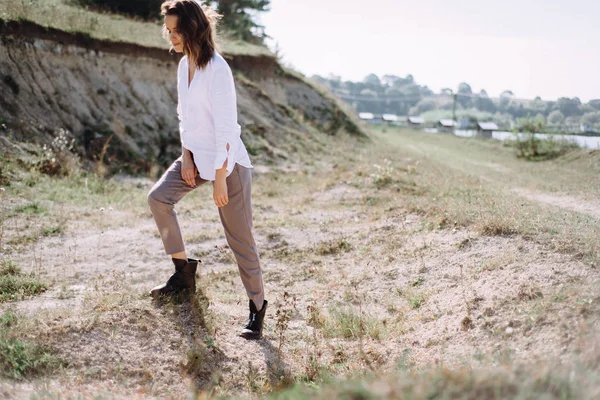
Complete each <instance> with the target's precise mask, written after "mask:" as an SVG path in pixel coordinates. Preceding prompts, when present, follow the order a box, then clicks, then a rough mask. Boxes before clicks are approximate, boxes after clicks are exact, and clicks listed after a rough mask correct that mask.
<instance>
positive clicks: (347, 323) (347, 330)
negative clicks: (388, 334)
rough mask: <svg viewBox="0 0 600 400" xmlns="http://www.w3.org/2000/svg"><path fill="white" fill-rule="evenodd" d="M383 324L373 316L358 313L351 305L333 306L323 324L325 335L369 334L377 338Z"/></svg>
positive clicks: (351, 335) (350, 335)
mask: <svg viewBox="0 0 600 400" xmlns="http://www.w3.org/2000/svg"><path fill="white" fill-rule="evenodd" d="M382 330H383V326H382V324H381V323H380V322H379V321H378V320H377V319H376V318H374V317H372V316H370V315H367V314H365V313H362V314H361V313H360V312H358V311H357V310H355V309H354V308H352V307H333V308H332V309H331V310H329V315H328V316H327V318H326V319H325V323H324V324H323V334H324V335H325V337H329V338H334V337H340V338H346V339H358V338H360V337H363V336H369V337H371V338H373V339H379V338H381V335H382Z"/></svg>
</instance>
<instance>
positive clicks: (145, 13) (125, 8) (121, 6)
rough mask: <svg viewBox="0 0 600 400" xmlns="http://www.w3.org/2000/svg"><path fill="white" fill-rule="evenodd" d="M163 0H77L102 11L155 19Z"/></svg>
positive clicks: (83, 4)
mask: <svg viewBox="0 0 600 400" xmlns="http://www.w3.org/2000/svg"><path fill="white" fill-rule="evenodd" d="M163 1H164V0H77V2H78V3H79V4H81V5H82V6H87V7H91V8H94V9H97V10H102V11H111V12H115V13H123V14H128V15H131V16H136V17H141V18H144V19H155V18H158V16H159V15H160V5H161V4H162V3H163Z"/></svg>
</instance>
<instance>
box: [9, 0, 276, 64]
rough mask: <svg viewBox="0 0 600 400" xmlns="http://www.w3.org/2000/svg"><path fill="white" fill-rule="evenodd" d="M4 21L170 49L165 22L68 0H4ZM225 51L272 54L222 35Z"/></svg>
mask: <svg viewBox="0 0 600 400" xmlns="http://www.w3.org/2000/svg"><path fill="white" fill-rule="evenodd" d="M0 9H1V10H2V11H1V12H0V18H1V19H3V20H7V21H10V20H16V21H18V20H27V21H32V22H35V23H36V24H39V25H41V26H44V27H49V28H55V29H59V30H62V31H66V32H72V33H84V34H87V35H89V36H90V37H92V38H95V39H100V40H110V41H115V42H125V43H134V44H139V45H142V46H146V47H158V48H164V49H165V50H166V49H168V47H169V46H168V43H167V41H166V40H165V39H164V38H163V37H162V21H159V20H157V21H156V22H145V21H143V20H135V19H132V18H127V17H125V16H122V15H118V14H111V13H102V12H97V11H91V10H88V9H85V8H83V7H80V6H78V5H75V4H74V3H72V2H70V1H68V0H14V1H9V0H3V1H2V7H1V8H0ZM222 47H223V51H224V52H225V53H228V54H231V55H254V56H257V55H263V56H267V57H273V54H272V53H271V52H270V51H269V50H268V49H267V48H266V47H263V46H257V45H254V44H251V43H246V42H242V41H239V40H228V38H227V35H224V37H223V43H222Z"/></svg>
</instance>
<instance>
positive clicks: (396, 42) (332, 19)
mask: <svg viewBox="0 0 600 400" xmlns="http://www.w3.org/2000/svg"><path fill="white" fill-rule="evenodd" d="M258 19H259V21H260V23H261V24H262V25H264V26H265V28H266V33H267V34H268V35H270V36H272V37H273V39H272V40H271V41H270V43H269V45H270V46H271V47H273V46H274V45H275V44H277V45H278V47H279V49H280V51H281V53H282V54H283V60H284V63H285V64H287V65H289V66H292V67H293V68H294V69H296V70H298V71H300V72H302V73H303V74H305V75H307V76H311V75H314V74H318V75H322V76H329V75H330V74H334V75H338V76H341V77H342V79H343V80H353V81H360V80H362V79H363V78H364V77H365V76H367V75H368V74H370V73H375V74H377V75H379V76H380V77H381V76H383V75H385V74H391V75H398V76H402V77H404V76H406V75H408V74H412V75H413V76H414V78H415V80H416V82H417V83H418V84H420V85H427V86H429V88H431V89H432V90H434V91H435V92H439V90H440V89H441V88H446V87H448V88H452V89H454V90H456V89H457V88H458V85H459V83H460V82H467V83H469V84H470V85H471V87H472V88H473V90H474V91H476V92H479V90H481V89H485V90H486V91H487V92H488V94H489V95H490V96H498V95H500V93H502V92H503V91H505V90H512V91H513V92H514V93H515V96H516V97H518V98H535V97H536V96H540V97H542V99H544V100H555V99H557V98H558V97H563V96H565V97H575V96H577V97H579V98H580V99H581V100H582V101H586V102H587V101H589V100H590V99H600V0H410V1H405V0H370V1H365V0H361V1H358V0H302V1H295V0H271V10H270V11H269V12H267V13H263V14H260V15H259V16H258Z"/></svg>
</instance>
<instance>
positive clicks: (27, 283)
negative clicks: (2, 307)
mask: <svg viewBox="0 0 600 400" xmlns="http://www.w3.org/2000/svg"><path fill="white" fill-rule="evenodd" d="M47 289H48V286H47V285H46V284H45V283H44V282H41V281H40V280H39V278H38V277H36V276H35V275H33V274H24V273H23V272H21V270H20V268H18V267H17V266H15V265H14V264H13V263H12V262H3V263H2V267H1V269H0V303H2V302H7V301H17V300H23V299H26V298H28V297H31V296H35V295H36V294H40V293H43V292H45V291H46V290H47Z"/></svg>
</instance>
